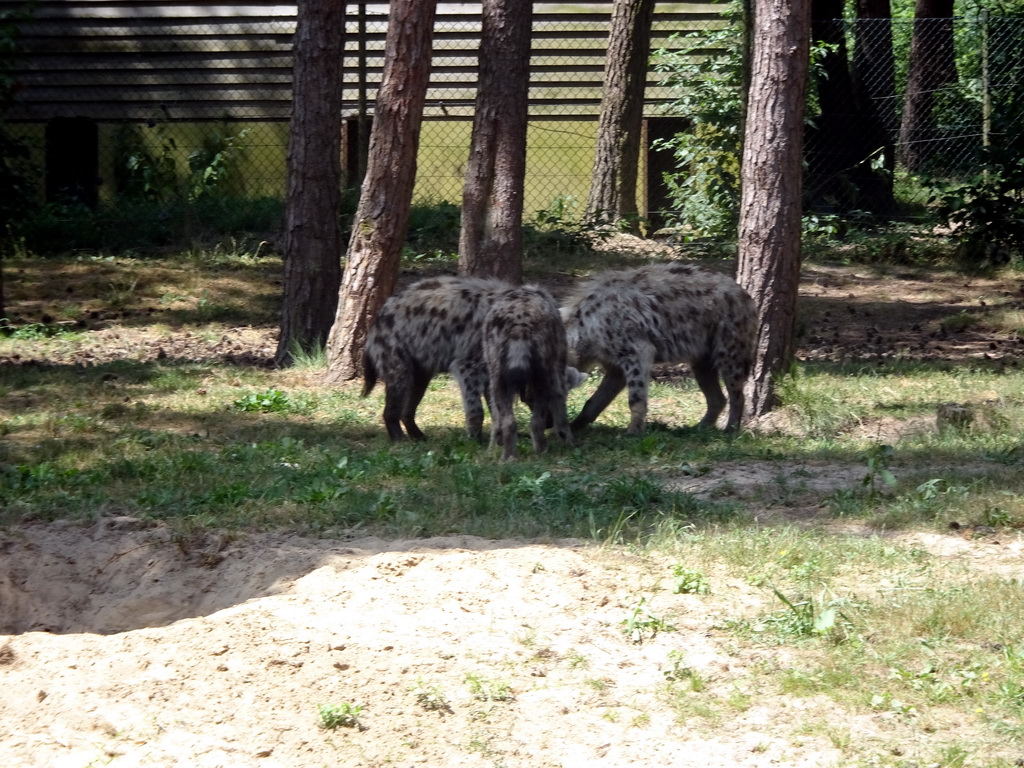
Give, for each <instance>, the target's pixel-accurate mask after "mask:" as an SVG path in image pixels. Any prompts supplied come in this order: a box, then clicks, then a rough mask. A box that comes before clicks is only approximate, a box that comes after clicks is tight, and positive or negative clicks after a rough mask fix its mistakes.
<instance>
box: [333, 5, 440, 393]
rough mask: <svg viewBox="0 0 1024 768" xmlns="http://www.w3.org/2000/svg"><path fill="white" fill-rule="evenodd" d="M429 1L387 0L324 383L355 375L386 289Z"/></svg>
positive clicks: (405, 191) (428, 30)
mask: <svg viewBox="0 0 1024 768" xmlns="http://www.w3.org/2000/svg"><path fill="white" fill-rule="evenodd" d="M436 10H437V3H436V0H392V2H391V7H390V15H389V18H388V32H387V39H386V41H385V46H384V72H383V75H382V78H381V83H380V88H379V90H378V91H377V101H376V106H375V110H374V112H375V114H374V118H373V128H372V129H371V132H370V151H369V157H368V158H367V167H366V176H365V177H364V180H363V186H362V191H361V194H360V198H359V206H358V208H357V209H356V215H355V225H354V227H353V229H352V238H351V240H350V241H349V246H348V258H347V265H346V268H345V274H344V278H343V280H342V284H341V292H340V295H339V297H338V314H337V317H336V319H335V321H334V326H333V327H332V328H331V334H330V338H329V339H328V342H327V366H328V370H327V376H326V381H327V383H329V384H335V383H339V382H342V381H347V380H350V379H354V378H357V377H359V376H360V375H362V371H363V348H364V347H365V346H366V336H367V333H368V332H369V329H370V324H371V322H372V321H373V318H374V317H376V315H377V310H379V309H380V307H381V305H382V304H383V303H384V301H385V300H386V299H387V298H388V297H389V296H390V295H391V294H392V293H393V292H394V289H395V283H396V282H397V279H398V264H399V258H400V256H401V253H402V245H403V243H404V241H405V236H406V232H407V229H408V225H409V207H410V205H411V204H412V193H413V185H414V184H415V181H416V153H417V150H418V148H419V137H420V126H421V124H422V121H423V104H424V102H425V101H426V95H427V83H428V80H429V76H430V55H431V46H432V43H433V37H434V15H435V13H436Z"/></svg>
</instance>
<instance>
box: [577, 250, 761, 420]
mask: <svg viewBox="0 0 1024 768" xmlns="http://www.w3.org/2000/svg"><path fill="white" fill-rule="evenodd" d="M562 317H563V321H564V323H565V326H566V339H567V342H568V346H569V353H568V361H569V364H570V365H573V366H576V367H580V368H584V369H586V368H588V367H590V366H591V365H600V366H601V367H602V368H603V369H604V372H605V379H604V381H603V382H602V385H601V386H600V387H599V388H598V391H597V392H596V393H595V394H594V396H592V397H591V398H590V400H588V401H587V403H586V405H584V407H583V411H582V412H581V413H580V415H579V416H577V418H576V420H575V421H574V422H573V428H574V429H580V428H582V427H585V426H586V425H587V424H589V423H590V422H592V421H593V420H594V419H596V418H597V416H598V415H599V414H600V413H601V412H602V411H603V410H604V409H605V408H606V407H607V406H608V405H609V403H610V402H611V401H612V399H614V397H615V396H616V395H617V394H618V393H619V392H620V391H622V389H628V392H629V404H630V412H631V419H630V425H629V431H630V432H631V433H639V432H640V431H642V430H643V425H644V422H645V420H646V414H647V387H648V383H649V381H650V375H651V366H652V365H654V364H656V363H680V362H687V363H689V364H690V366H691V368H692V369H693V373H694V378H695V379H696V380H697V383H698V385H699V386H700V388H701V390H702V392H703V394H704V396H705V399H706V401H707V412H706V413H705V416H704V418H703V419H702V420H701V426H711V425H713V424H714V423H715V421H716V420H717V418H718V416H719V414H720V413H721V412H722V410H723V409H724V407H725V404H726V398H725V396H724V395H723V394H722V390H721V386H720V383H719V379H721V380H722V381H724V383H725V386H726V389H727V391H728V393H729V417H728V421H727V424H726V428H727V429H730V430H732V429H736V428H738V426H739V423H740V420H741V418H742V411H743V386H744V384H745V382H746V378H747V376H748V375H749V373H750V370H751V366H752V361H753V351H754V333H755V325H756V312H755V308H754V303H753V301H752V300H751V298H750V297H749V296H748V295H747V294H746V292H745V291H744V290H743V289H742V288H741V287H740V286H739V285H738V284H737V283H736V282H735V281H734V280H733V279H732V278H730V277H727V276H725V275H722V274H719V273H717V272H712V271H709V270H705V269H701V268H699V267H696V266H693V265H689V264H681V263H667V264H651V265H648V266H645V267H639V268H636V269H631V270H622V271H614V272H606V273H603V274H599V275H597V276H595V277H593V278H591V279H590V280H587V281H585V282H584V283H582V284H580V285H579V286H578V287H577V289H576V291H575V293H574V294H573V295H572V297H571V298H570V299H569V301H568V302H567V303H566V304H565V306H564V307H563V308H562Z"/></svg>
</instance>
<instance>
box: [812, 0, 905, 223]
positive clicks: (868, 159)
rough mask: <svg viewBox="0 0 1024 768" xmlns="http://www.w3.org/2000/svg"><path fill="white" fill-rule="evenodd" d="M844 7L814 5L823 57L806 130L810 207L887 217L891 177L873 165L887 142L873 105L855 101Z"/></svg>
mask: <svg viewBox="0 0 1024 768" xmlns="http://www.w3.org/2000/svg"><path fill="white" fill-rule="evenodd" d="M844 4H845V3H844V1H843V0H812V3H811V40H812V41H813V42H814V43H815V44H816V45H820V46H821V47H822V50H823V53H821V55H820V58H819V59H818V62H817V66H816V68H815V70H816V76H815V77H814V79H813V83H814V90H815V91H816V93H817V106H818V113H817V114H816V115H814V116H813V117H812V119H810V120H808V125H807V127H806V128H805V130H804V146H805V150H804V157H805V159H806V162H807V170H806V173H805V176H804V199H805V204H806V205H807V206H808V207H809V208H811V209H813V210H823V211H827V212H830V213H831V212H839V213H845V212H848V211H853V210H859V211H871V212H872V213H875V214H879V215H887V214H889V213H891V211H892V207H893V199H892V177H891V175H886V174H879V173H878V172H877V171H876V170H875V169H874V168H873V167H872V161H873V159H874V158H875V157H876V155H877V154H878V153H879V151H880V150H882V151H884V147H885V145H886V143H887V141H888V139H887V136H886V135H885V133H884V132H883V131H882V129H881V125H880V124H879V121H878V118H877V116H876V114H875V112H874V110H873V105H872V104H871V102H870V101H868V100H865V99H858V98H857V95H856V89H855V83H854V79H853V75H852V73H851V67H850V59H849V55H848V53H847V46H846V31H847V27H846V22H845V20H844V18H843V7H844ZM890 55H891V50H890ZM872 74H873V73H872Z"/></svg>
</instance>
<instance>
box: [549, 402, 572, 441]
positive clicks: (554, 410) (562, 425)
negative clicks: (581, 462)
mask: <svg viewBox="0 0 1024 768" xmlns="http://www.w3.org/2000/svg"><path fill="white" fill-rule="evenodd" d="M565 398H566V396H565V394H564V393H562V392H559V393H558V394H555V395H552V396H551V398H550V399H549V403H550V407H548V408H546V409H545V410H546V413H545V414H544V419H545V421H547V422H551V423H552V424H553V426H554V428H555V434H556V435H558V437H559V439H560V440H561V441H562V442H563V443H565V444H566V445H568V446H572V444H573V442H572V428H571V427H570V426H569V417H568V415H567V414H566V406H565Z"/></svg>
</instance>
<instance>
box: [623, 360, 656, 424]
mask: <svg viewBox="0 0 1024 768" xmlns="http://www.w3.org/2000/svg"><path fill="white" fill-rule="evenodd" d="M653 364H654V349H653V348H649V347H648V346H647V345H641V346H640V347H639V348H638V349H637V351H636V355H635V356H634V357H630V358H627V359H626V360H625V361H623V364H622V370H623V372H624V373H625V375H626V387H627V390H628V392H629V427H628V428H627V429H626V433H627V434H630V435H639V434H642V433H643V431H644V424H645V423H646V422H647V386H648V382H649V381H650V380H651V365H653Z"/></svg>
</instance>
